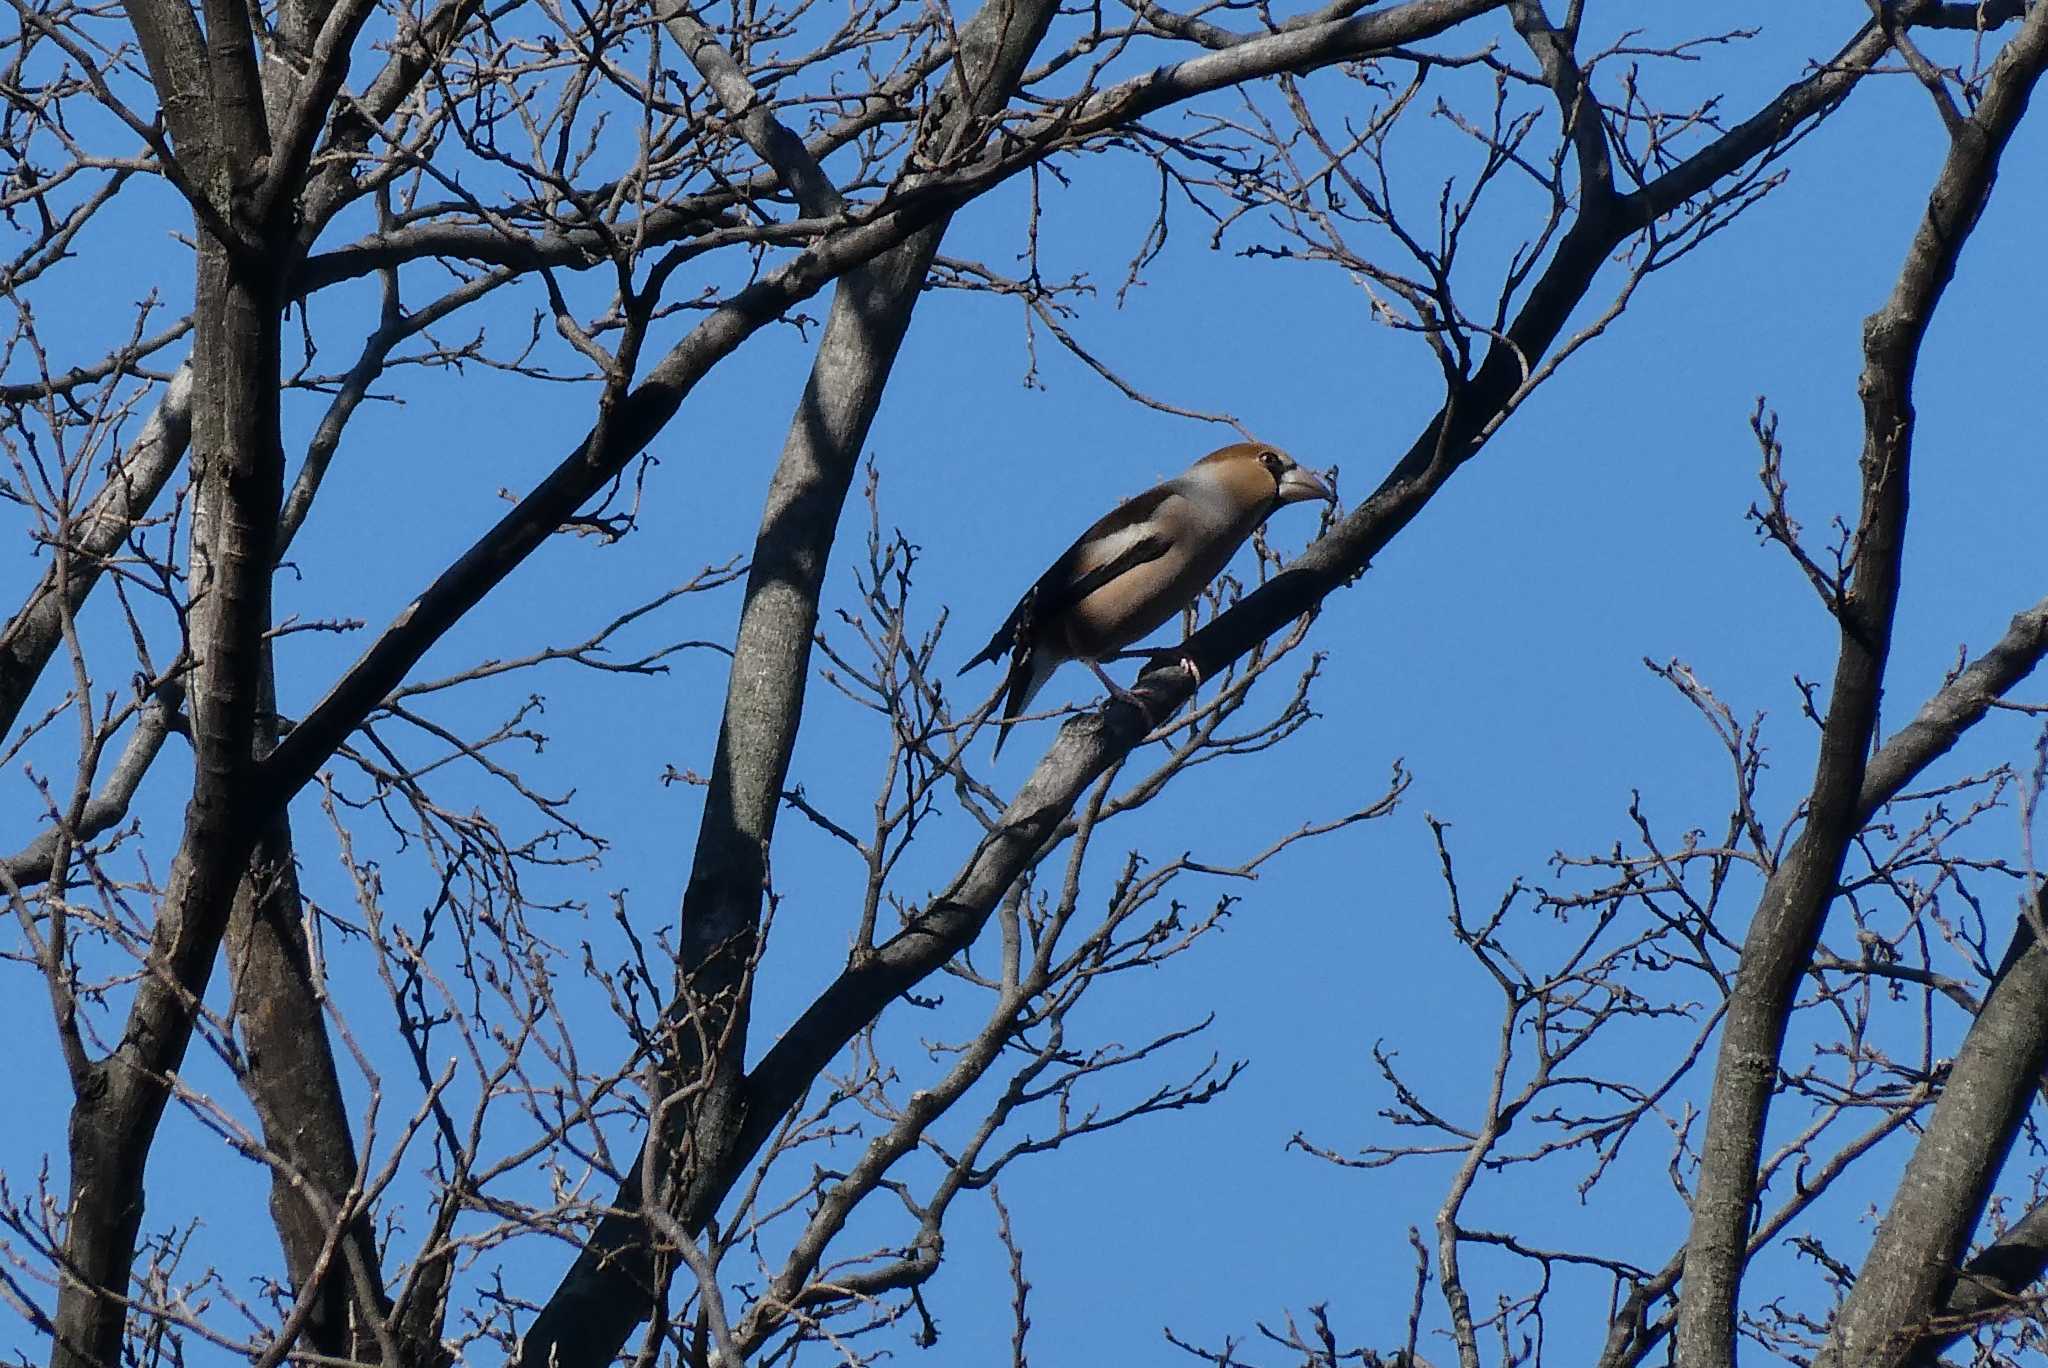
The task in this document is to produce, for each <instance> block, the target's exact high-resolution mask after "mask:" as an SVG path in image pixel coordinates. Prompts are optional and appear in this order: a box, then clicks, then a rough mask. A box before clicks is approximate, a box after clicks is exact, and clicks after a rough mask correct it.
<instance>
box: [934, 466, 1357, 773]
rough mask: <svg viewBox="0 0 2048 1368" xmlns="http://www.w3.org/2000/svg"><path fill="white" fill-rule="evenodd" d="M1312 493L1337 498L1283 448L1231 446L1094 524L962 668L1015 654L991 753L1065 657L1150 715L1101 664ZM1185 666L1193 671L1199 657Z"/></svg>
mask: <svg viewBox="0 0 2048 1368" xmlns="http://www.w3.org/2000/svg"><path fill="white" fill-rule="evenodd" d="M1307 499H1326V500H1328V501H1329V502H1331V503H1335V502H1336V501H1337V495H1336V492H1335V491H1334V490H1332V489H1331V488H1330V486H1329V485H1328V484H1327V483H1325V482H1324V480H1323V479H1322V478H1321V477H1320V476H1318V475H1317V474H1316V473H1315V472H1314V471H1312V470H1309V469H1307V468H1306V467H1304V466H1302V465H1300V464H1298V463H1297V462H1296V461H1295V459H1294V458H1293V457H1292V456H1289V455H1288V454H1287V453H1286V452H1284V451H1282V450H1280V449H1279V448H1278V447H1274V446H1269V445H1267V444H1266V443H1264V442H1234V443H1232V444H1231V445H1229V446H1226V447H1222V448H1220V449H1218V450H1216V451H1212V452H1210V453H1209V454H1208V455H1207V456H1204V457H1203V458H1202V459H1201V460H1199V461H1196V462H1195V463H1194V464H1193V465H1192V466H1189V467H1188V468H1187V470H1185V471H1183V472H1182V473H1181V474H1179V475H1176V476H1174V478H1172V479H1170V480H1168V481H1166V482H1165V483H1163V484H1159V485H1155V486H1154V487H1153V488H1151V489H1148V490H1146V491H1145V492H1144V493H1143V494H1139V495H1137V496H1135V497H1134V498H1129V499H1126V500H1124V501H1123V502H1122V503H1121V504H1118V505H1117V506H1116V507H1115V508H1114V509H1111V510H1110V512H1109V513H1108V514H1106V515H1105V516H1103V517H1102V518H1100V519H1098V520H1097V521H1096V523H1095V525H1094V526H1092V527H1090V528H1089V529H1088V530H1087V531H1086V532H1083V533H1082V534H1081V535H1080V537H1079V538H1078V539H1076V540H1075V542H1074V544H1073V545H1072V546H1070V547H1068V548H1067V549H1066V552H1065V553H1064V554H1063V555H1061V556H1060V558H1059V559H1058V560H1055V561H1054V562H1053V563H1052V564H1051V565H1050V566H1049V567H1047V569H1046V572H1045V573H1044V574H1042V575H1040V576H1039V577H1038V580H1037V582H1036V583H1034V584H1033V585H1032V586H1031V587H1030V588H1029V589H1027V590H1025V591H1024V597H1022V598H1021V599H1019V600H1017V606H1016V607H1015V608H1014V609H1012V610H1011V611H1010V615H1009V617H1007V618H1005V619H1004V620H1003V625H1002V626H1000V627H998V628H997V629H996V633H995V635H994V636H992V637H990V638H989V642H988V645H987V646H985V647H983V648H982V651H981V654H979V655H977V656H975V657H974V659H972V660H970V661H968V662H967V663H966V664H965V665H963V666H961V667H960V673H961V674H963V675H964V674H966V673H967V672H968V671H969V670H971V669H973V668H974V667H975V666H977V665H981V664H985V663H986V662H988V661H991V660H995V659H998V658H999V657H1001V656H1002V655H1003V653H1004V652H1006V651H1007V652H1008V653H1009V656H1010V668H1009V673H1008V675H1007V677H1006V678H1005V680H1004V693H1005V697H1004V700H1003V716H1002V719H1001V721H1000V723H999V725H998V727H997V730H996V748H995V754H996V755H999V756H1000V755H1001V754H1002V753H1003V742H1004V741H1005V740H1007V739H1008V738H1009V734H1010V727H1011V724H1012V723H1014V722H1015V721H1016V720H1017V715H1018V714H1019V713H1020V712H1022V711H1023V710H1024V708H1025V707H1026V706H1028V705H1029V704H1030V702H1031V700H1032V698H1033V697H1035V696H1036V695H1037V693H1038V691H1039V690H1040V689H1042V688H1044V687H1045V682H1046V680H1048V679H1050V678H1051V677H1052V673H1053V671H1054V670H1057V669H1058V668H1059V667H1060V666H1061V665H1063V664H1065V663H1066V662H1067V661H1069V660H1078V661H1080V662H1081V663H1082V664H1084V665H1086V666H1087V667H1088V668H1089V669H1091V670H1093V671H1094V672H1095V677H1096V678H1097V679H1099V680H1101V681H1102V682H1103V684H1104V685H1106V686H1107V687H1108V689H1109V691H1110V693H1111V694H1113V695H1114V696H1115V697H1117V698H1120V699H1122V700H1124V701H1125V702H1128V703H1136V704H1137V705H1138V707H1139V708H1140V709H1141V710H1143V709H1144V704H1143V703H1142V702H1140V701H1139V700H1138V699H1137V697H1136V696H1135V695H1134V694H1132V693H1131V692H1130V691H1129V690H1127V689H1124V688H1122V687H1120V686H1119V685H1118V684H1117V683H1116V681H1115V680H1113V679H1111V678H1110V677H1109V676H1108V674H1106V673H1104V671H1103V669H1102V664H1101V662H1102V661H1104V660H1113V659H1117V658H1119V653H1120V652H1122V650H1123V648H1124V647H1126V646H1129V645H1130V644H1131V643H1132V642H1134V641H1137V640H1138V639H1139V638H1141V637H1144V636H1146V635H1148V634H1150V633H1151V632H1153V631H1155V630H1157V629H1158V628H1159V627H1161V626H1163V625H1164V624H1165V623H1166V622H1167V621H1168V620H1169V619H1171V618H1173V617H1174V616H1175V615H1176V614H1178V613H1179V612H1180V611H1181V610H1182V609H1184V608H1186V607H1187V606H1188V605H1189V604H1191V603H1193V602H1194V601H1195V597H1196V596H1197V595H1198V594H1200V593H1201V592H1202V590H1203V589H1205V588H1207V587H1208V584H1209V581H1210V580H1212V579H1214V578H1216V576H1217V575H1219V574H1221V573H1222V571H1223V567H1224V566H1226V565H1228V564H1229V563H1230V558H1231V557H1232V556H1234V555H1236V554H1237V549H1238V547H1240V546H1242V545H1244V542H1245V539H1246V538H1247V537H1249V536H1251V534H1252V533H1253V531H1255V530H1256V529H1257V528H1258V527H1259V525H1260V524H1261V523H1263V522H1265V521H1266V519H1267V518H1268V517H1269V516H1271V515H1272V513H1273V511H1274V510H1275V509H1277V508H1279V507H1280V506H1281V505H1282V504H1290V503H1300V502H1302V501H1304V500H1307ZM1182 663H1183V664H1184V665H1186V666H1187V667H1188V668H1189V670H1190V671H1191V672H1192V671H1193V668H1194V667H1193V662H1191V661H1183V662H1182ZM1195 682H1196V683H1197V684H1199V683H1201V677H1200V675H1199V674H1197V675H1196V678H1195ZM1147 716H1148V717H1149V716H1150V714H1149V712H1148V713H1147Z"/></svg>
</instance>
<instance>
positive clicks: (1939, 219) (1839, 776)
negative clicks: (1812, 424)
mask: <svg viewBox="0 0 2048 1368" xmlns="http://www.w3.org/2000/svg"><path fill="white" fill-rule="evenodd" d="M2044 60H2048V8H2042V7H2036V9H2035V10H2034V12H2033V14H2032V16H2031V17H2030V18H2029V19H2028V21H2027V22H2026V24H2025V25H2024V26H2023V27H2022V28H2021V30H2020V32H2019V33H2018V34H2017V35H2016V36H2015V37H2014V39H2013V40H2012V42H2011V43H2010V44H2009V45H2008V46H2007V48H2006V50H2005V52H2003V53H2002V54H2000V56H1999V59H1998V62H1997V64H1996V66H1995V68H1994V70H1993V73H1992V77H1991V80H1990V82H1989V84H1988V86H1987V88H1986V91H1985V96H1984V99H1983V102H1982V103H1981V104H1979V106H1978V108H1977V111H1976V113H1975V114H1974V115H1973V116H1972V118H1971V119H1970V121H1969V123H1970V131H1969V133H1968V134H1966V135H1964V136H1961V137H1958V138H1957V139H1956V140H1955V142H1954V144H1953V145H1952V146H1951V148H1950V150H1949V155H1948V158H1947V160H1946V161H1945V162H1944V164H1943V166H1942V169H1941V173H1940V175H1939V177H1938V178H1937V180H1936V182H1935V186H1934V190H1933V193H1932V194H1931V195H1930V197H1929V199H1928V206H1927V213H1926V217H1925V218H1924V219H1923V220H1922V222H1921V225H1920V227H1919V229H1918V231H1917V232H1916V233H1915V234H1914V237H1913V242H1912V244H1911V246H1910V247H1909V248H1908V250H1907V254H1906V261H1905V265H1904V267H1903V269H1902V270H1901V272H1900V275H1899V279H1898V282H1897V284H1896V286H1895V287H1894V289H1893V291H1892V295H1891V298H1890V299H1889V300H1887V301H1886V303H1885V305H1884V307H1883V308H1881V309H1879V310H1878V311H1877V312H1876V313H1875V314H1873V315H1871V317H1870V318H1869V320H1868V321H1867V322H1866V323H1865V324H1864V369H1863V375H1862V378H1861V380H1860V382H1859V384H1858V388H1859V390H1860V391H1861V394H1862V397H1863V410H1864V444H1863V453H1862V458H1861V465H1862V474H1863V506H1862V512H1861V516H1860V518H1859V519H1858V526H1857V531H1856V544H1855V568H1854V579H1853V580H1852V582H1851V584H1850V586H1849V590H1848V592H1847V593H1846V594H1845V595H1844V598H1843V602H1842V604H1841V606H1840V608H1839V610H1838V617H1839V618H1840V622H1841V645H1840V651H1839V655H1838V658H1837V663H1836V667H1835V680H1834V689H1833V693H1832V696H1831V697H1830V699H1829V703H1828V711H1827V718H1826V721H1825V723H1824V724H1823V726H1822V730H1821V743H1820V757H1819V762H1818V765H1817V767H1816V773H1815V776H1814V782H1813V789H1812V792H1811V795H1810V796H1809V799H1808V803H1807V819H1806V827H1805V829H1804V830H1803V831H1802V832H1801V833H1800V837H1799V840H1798V841H1797V842H1796V843H1795V844H1794V845H1793V847H1792V849H1791V850H1790V851H1789V852H1788V853H1787V855H1786V857H1785V859H1784V861H1783V862H1782V863H1781V864H1780V866H1779V868H1778V870H1777V872H1776V873H1775V874H1774V875H1773V876H1772V878H1771V880H1770V882H1769V883H1768V884H1767V885H1766V886H1765V889H1764V893H1763V897H1762V900H1761V902H1760V903H1759V905H1758V908H1757V912H1756V916H1755V918H1754V919H1753V920H1752V922H1751V923H1750V929H1749V934H1748V936H1747V937H1746V938H1745V941H1744V944H1743V950H1742V970H1741V974H1740V976H1739V977H1738V979H1737V980H1736V986H1735V991H1734V992H1733V994H1732V995H1731V997H1730V999H1729V1004H1728V1016H1727V1021H1726V1023H1725V1024H1724V1026H1723V1028H1722V1035H1721V1049H1720V1057H1719V1061H1718V1064H1717V1066H1716V1069H1715V1075H1714V1088H1713V1092H1712V1094H1711V1097H1710V1100H1709V1104H1708V1111H1707V1126H1706V1131H1705V1134H1704V1137H1703V1146H1702V1152H1701V1166H1700V1177H1699V1185H1698V1188H1697V1190H1696V1192H1695V1194H1694V1198H1693V1224H1692V1234H1691V1237H1690V1239H1689V1240H1688V1241H1687V1246H1686V1261H1685V1291H1684V1295H1683V1298H1682V1300H1681V1302H1680V1306H1679V1321H1678V1340H1677V1347H1678V1354H1679V1358H1680V1360H1681V1361H1682V1362H1684V1363H1686V1364H1687V1365H1689V1368H1733V1364H1734V1362H1735V1317H1736V1305H1737V1298H1738V1295H1739V1292H1740V1288H1741V1282H1742V1269H1743V1262H1744V1259H1745V1244H1746V1236H1747V1234H1748V1230H1749V1222H1750V1210H1751V1206H1752V1204H1753V1202H1754V1200H1755V1196H1756V1181H1757V1159H1758V1156H1759V1154H1760V1152H1761V1148H1762V1144H1763V1130H1764V1121H1765V1118H1766V1116H1767V1114H1768V1112H1769V1107H1770V1097H1771V1091H1772V1085H1773V1083H1774V1082H1775V1081H1776V1078H1777V1074H1778V1059H1779V1055H1780V1052H1781V1051H1782V1049H1783V1047H1784V1037H1785V1027H1786V1022H1787V1020H1788V1019H1789V1017H1790V1014H1791V1009H1792V1002H1793V995H1794V993H1795V992H1796V991H1797V989H1798V986H1799V984H1800V983H1801V982H1802V981H1803V979H1804V976H1805V973H1806V969H1807V965H1808V963H1809V962H1810V961H1811V959H1812V957H1813V951H1814V947H1815V945H1816V944H1817V943H1818V941H1819V937H1820V932H1821V926H1822V924H1823V922H1824V921H1825V920H1826V916H1827V910H1828V907H1829V906H1830V905H1831V904H1832V902H1833V900H1834V896H1835V888H1836V883H1837V881H1838V879H1839V878H1840V874H1841V867H1842V860H1843V857H1844V855H1845V853H1846V852H1847V850H1848V847H1849V843H1850V842H1851V841H1852V840H1853V839H1854V838H1855V835H1856V832H1857V831H1858V830H1859V829H1860V827H1861V824H1862V822H1863V819H1864V817H1863V805H1862V801H1861V798H1862V791H1863V787H1864V781H1865V757H1866V756H1867V755H1868V754H1869V752H1870V742H1871V735H1872V731H1873V729H1874V728H1875V726H1876V723H1877V712H1878V700H1879V697H1880V695H1881V692H1882V688H1883V680H1884V667H1885V660H1886V657H1887V655H1888V653H1889V650H1890V644H1891V629H1892V618H1893V613H1894V610H1895V609H1896V607H1897V603H1898V591H1899V559H1900V555H1901V553H1902V551H1903V549H1904V542H1905V525H1906V508H1907V476H1908V463H1909V458H1910V456H1911V452H1912V432H1913V404H1912V386H1913V371H1914V366H1915V364H1916V362H1917V361H1918V358H1919V352H1920V343H1921V339H1922V338H1923V337H1924V336H1925V334H1926V330H1927V325H1928V321H1929V320H1930V319H1931V318H1932V317H1933V313H1934V309H1935V307H1936V305H1937V304H1939V303H1940V300H1941V296H1942V292H1943V290H1944V289H1945V288H1946V287H1947V285H1948V282H1949V279H1950V278H1951V277H1952V276H1953V274H1954V272H1955V265H1956V260H1957V258H1958V256H1959V255H1960V254H1961V252H1962V248H1963V244H1964V243H1965V242H1966V241H1968V239H1969V235H1970V230H1971V229H1972V228H1973V227H1974V226H1975V224H1976V222H1977V217H1978V214H1979V213H1980V212H1981V211H1982V209H1983V206H1984V203H1985V200H1986V199H1987V197H1988V196H1989V195H1990V193H1991V185H1992V182H1993V180H1994V179H1995V177H1996V175H1997V171H1998V162H1999V157H2000V155H2001V154H2002V153H2003V151H2004V149H2005V145H2006V143H2007V141H2008V139H2010V137H2011V135H2012V131H2013V129H2014V127H2015V126H2016V125H2017V124H2018V122H2019V118H2020V116H2021V114H2022V113H2023V112H2024V111H2025V109H2026V104H2027V98H2028V95H2029V94H2030V93H2031V92H2032V89H2033V86H2034V82H2035V81H2036V80H2037V79H2038V77H2039V75H2040V71H2041V66H2042V63H2043V61H2044Z"/></svg>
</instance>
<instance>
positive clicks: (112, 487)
mask: <svg viewBox="0 0 2048 1368" xmlns="http://www.w3.org/2000/svg"><path fill="white" fill-rule="evenodd" d="M191 440H192V368H191V366H190V364H189V363H188V364H186V365H183V366H180V367H179V368H178V370H177V373H176V374H175V375H173V376H172V377H171V382H170V384H169V385H167V386H165V388H164V396H163V399H162V400H161V401H160V402H159V403H158V404H157V408H156V412H154V413H152V414H151V415H150V416H149V421H148V422H147V423H146V424H144V425H143V429H142V435H141V436H139V437H137V438H136V439H135V445H133V446H131V447H130V448H128V451H127V454H125V455H124V456H123V457H122V458H121V461H120V463H119V464H118V465H116V466H115V467H114V469H113V471H112V472H111V473H110V474H109V475H108V476H107V483H106V486H105V487H104V488H102V489H101V490H100V492H99V494H98V496H97V497H95V498H94V499H93V501H92V504H91V506H90V507H89V508H87V509H86V510H85V512H84V514H83V515H82V516H81V517H79V518H78V520H77V522H76V524H75V526H74V528H73V531H72V545H71V546H69V547H58V548H56V549H55V550H54V553H53V554H55V555H58V556H63V557H65V558H66V561H65V566H64V570H63V576H62V580H63V585H64V588H65V591H66V592H65V593H64V594H62V595H60V594H59V593H58V592H57V588H58V582H59V575H58V570H57V568H56V567H55V566H52V567H51V568H50V570H49V571H48V572H46V573H45V574H44V575H43V579H42V583H40V584H38V585H37V586H36V587H35V590H34V591H33V592H32V593H31V594H30V595H29V597H28V602H26V603H24V604H23V605H22V607H21V610H20V611H19V612H17V613H16V614H15V615H14V617H13V619H12V620H11V621H10V622H9V623H8V624H7V630H6V632H5V633H0V732H5V731H7V730H9V729H11V728H12V727H13V726H14V720H15V719H16V718H17V717H19V716H20V715H21V708H22V705H23V704H24V703H26V702H27V701H28V695H29V691H30V690H32V689H33V688H34V687H35V683H36V680H38V679H40V678H41V677H42V673H43V667H44V666H45V665H47V664H49V662H50V656H51V654H52V653H53V652H54V651H55V650H56V649H57V643H58V642H60V641H61V640H63V637H64V619H65V617H66V615H67V614H74V613H76V612H77V611H78V609H79V607H80V605H82V604H83V603H84V602H85V597H86V595H87V594H89V593H91V592H92V587H93V585H94V584H96V583H98V582H99V577H100V571H101V570H102V569H104V568H105V565H106V561H107V558H108V557H109V556H112V555H113V554H114V553H115V552H116V551H118V550H120V548H121V545H122V543H124V542H125V541H126V540H127V539H128V534H129V533H130V532H132V531H133V530H134V528H135V525H136V523H138V522H140V521H141V520H142V519H143V518H144V517H146V516H148V513H149V508H150V505H151V504H153V503H155V502H156V497H157V495H158V494H160V493H162V492H163V487H164V485H165V484H166V483H167V482H168V481H169V480H170V478H171V472H172V471H173V470H176V469H177V468H178V462H179V461H181V460H183V459H184V456H185V447H186V445H187V444H188V443H189V442H190V441H191Z"/></svg>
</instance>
